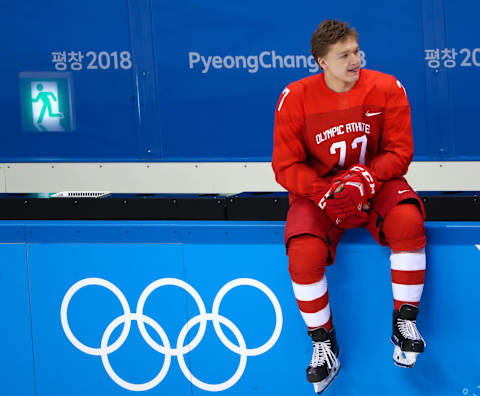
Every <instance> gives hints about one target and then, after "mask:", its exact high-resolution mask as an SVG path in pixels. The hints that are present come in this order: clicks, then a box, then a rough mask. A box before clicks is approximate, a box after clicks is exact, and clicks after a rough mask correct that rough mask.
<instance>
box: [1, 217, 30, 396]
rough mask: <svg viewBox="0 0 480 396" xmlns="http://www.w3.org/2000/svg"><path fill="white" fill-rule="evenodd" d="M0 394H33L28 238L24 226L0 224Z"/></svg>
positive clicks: (10, 395) (19, 395) (22, 395)
mask: <svg viewBox="0 0 480 396" xmlns="http://www.w3.org/2000/svg"><path fill="white" fill-rule="evenodd" d="M0 241H1V244H0V301H1V306H2V319H1V320H0V394H2V395H8V396H17V395H18V396H24V395H33V394H34V371H33V356H32V333H31V327H30V302H29V298H28V269H27V259H26V255H25V237H24V230H23V227H21V226H15V225H8V226H5V225H4V224H1V225H0Z"/></svg>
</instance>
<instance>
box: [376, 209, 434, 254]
mask: <svg viewBox="0 0 480 396" xmlns="http://www.w3.org/2000/svg"><path fill="white" fill-rule="evenodd" d="M382 231H383V234H384V236H385V240H386V242H387V243H388V245H389V246H390V247H391V248H392V249H393V250H401V251H411V250H416V249H420V248H422V247H424V246H425V243H426V237H425V225H424V222H423V216H422V214H421V212H420V209H419V208H418V207H417V205H415V204H411V203H405V204H400V205H396V206H395V207H394V208H393V209H392V210H390V212H388V214H387V215H386V216H385V221H384V223H383V228H382Z"/></svg>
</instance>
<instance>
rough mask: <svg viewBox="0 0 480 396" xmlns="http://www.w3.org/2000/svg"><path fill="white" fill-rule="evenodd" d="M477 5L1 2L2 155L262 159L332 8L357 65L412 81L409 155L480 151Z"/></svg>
mask: <svg viewBox="0 0 480 396" xmlns="http://www.w3.org/2000/svg"><path fill="white" fill-rule="evenodd" d="M252 10H254V11H253V12H252ZM478 13H479V4H478V1H476V0H464V1H462V3H461V6H458V5H457V4H456V3H454V2H447V1H438V0H422V1H417V0H397V1H395V2H385V1H382V0H370V1H369V3H368V5H365V4H362V3H359V2H356V1H352V0H346V1H342V2H329V3H325V2H311V1H305V0H300V1H297V2H296V3H295V5H292V4H290V3H286V2H285V3H279V2H278V1H274V0H264V1H263V2H262V7H258V2H256V1H252V0H245V1H242V2H224V1H220V0H211V1H209V2H207V3H205V2H194V1H187V0H179V1H174V2H165V1H159V0H135V1H134V0H128V1H127V0H122V1H119V0H104V1H102V2H98V1H95V0H85V1H83V2H82V3H75V2H69V3H66V2H64V1H60V0H51V1H50V2H49V7H44V6H43V3H39V2H38V1H33V0H24V1H22V2H21V3H19V2H14V1H4V2H2V5H1V6H0V36H2V37H11V38H12V39H10V40H4V41H3V42H2V55H3V56H4V58H5V59H8V62H3V63H2V64H0V75H1V76H2V79H1V81H2V90H1V91H0V109H1V114H2V126H3V128H2V129H1V130H0V137H1V139H2V143H3V144H2V145H1V146H0V159H1V160H2V161H92V160H93V161H145V160H149V161H150V160H153V161H268V160H270V158H271V152H272V140H273V139H272V127H273V117H274V108H275V105H276V103H277V100H278V98H279V96H280V93H281V92H282V90H283V88H284V87H285V86H286V85H287V84H288V83H290V82H292V81H295V80H298V79H300V78H303V77H307V76H310V75H312V74H314V73H318V72H319V71H320V70H319V67H318V65H316V63H315V61H314V59H313V57H311V56H310V52H309V51H310V38H311V35H312V33H313V31H314V30H315V28H316V27H317V25H318V24H319V23H320V22H321V21H322V20H324V19H325V18H332V19H336V18H338V19H342V20H345V21H348V22H350V23H351V24H352V26H354V27H356V28H357V30H358V31H359V33H360V46H361V50H362V57H363V61H362V66H363V67H367V68H370V69H375V70H380V71H383V72H386V73H389V74H393V75H395V76H396V77H397V78H398V79H399V80H400V81H401V82H402V83H403V85H404V86H405V88H406V90H407V93H408V96H409V100H410V103H411V107H412V125H413V134H414V143H415V159H417V160H427V161H429V160H430V161H431V160H478V159H479V155H478V150H476V147H478V143H479V137H478V136H477V135H478V134H476V133H475V128H474V125H476V118H475V115H476V113H477V110H478V103H477V100H476V87H477V86H478V85H479V84H478V83H479V79H480V73H479V72H478V68H479V67H480V48H479V46H478V43H477V40H476V37H477V36H478V24H477V23H476V16H477V15H478ZM72 26H88V28H78V29H72ZM37 38H38V40H37ZM32 73H33V74H32ZM52 73H53V74H52ZM67 77H68V78H67ZM66 80H68V82H69V83H68V84H66ZM39 85H40V86H41V88H39ZM62 87H63V88H62ZM67 88H68V89H67ZM67 91H68V92H67ZM52 95H53V96H52ZM66 97H68V98H69V99H70V100H68V101H65V100H64V98H66ZM62 98H63V99H62ZM67 102H68V105H67ZM47 109H49V110H48V111H46V110H47ZM42 111H43V116H42V117H40V114H41V113H42ZM60 119H61V120H62V121H61V122H60ZM73 120H75V122H73ZM67 121H68V122H67ZM70 121H72V122H70ZM59 122H60V124H61V125H60V126H59ZM50 124H51V125H53V127H50V126H49V125H50Z"/></svg>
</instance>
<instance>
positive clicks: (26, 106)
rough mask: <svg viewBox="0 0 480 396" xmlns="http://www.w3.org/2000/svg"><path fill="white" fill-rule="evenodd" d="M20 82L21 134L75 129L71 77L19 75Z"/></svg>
mask: <svg viewBox="0 0 480 396" xmlns="http://www.w3.org/2000/svg"><path fill="white" fill-rule="evenodd" d="M19 79H20V101H21V108H22V126H23V130H24V131H29V132H67V131H73V130H74V129H75V123H74V112H73V101H72V75H71V73H68V72H67V73H58V72H53V73H48V72H45V73H43V72H21V73H19Z"/></svg>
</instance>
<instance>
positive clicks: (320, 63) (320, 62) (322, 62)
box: [317, 56, 327, 70]
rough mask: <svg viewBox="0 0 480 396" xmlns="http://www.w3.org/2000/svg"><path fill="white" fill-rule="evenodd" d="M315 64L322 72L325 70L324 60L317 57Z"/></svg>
mask: <svg viewBox="0 0 480 396" xmlns="http://www.w3.org/2000/svg"><path fill="white" fill-rule="evenodd" d="M317 63H318V65H319V66H320V67H321V68H322V69H323V70H325V66H327V61H326V60H325V58H323V57H320V56H319V57H318V59H317Z"/></svg>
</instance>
